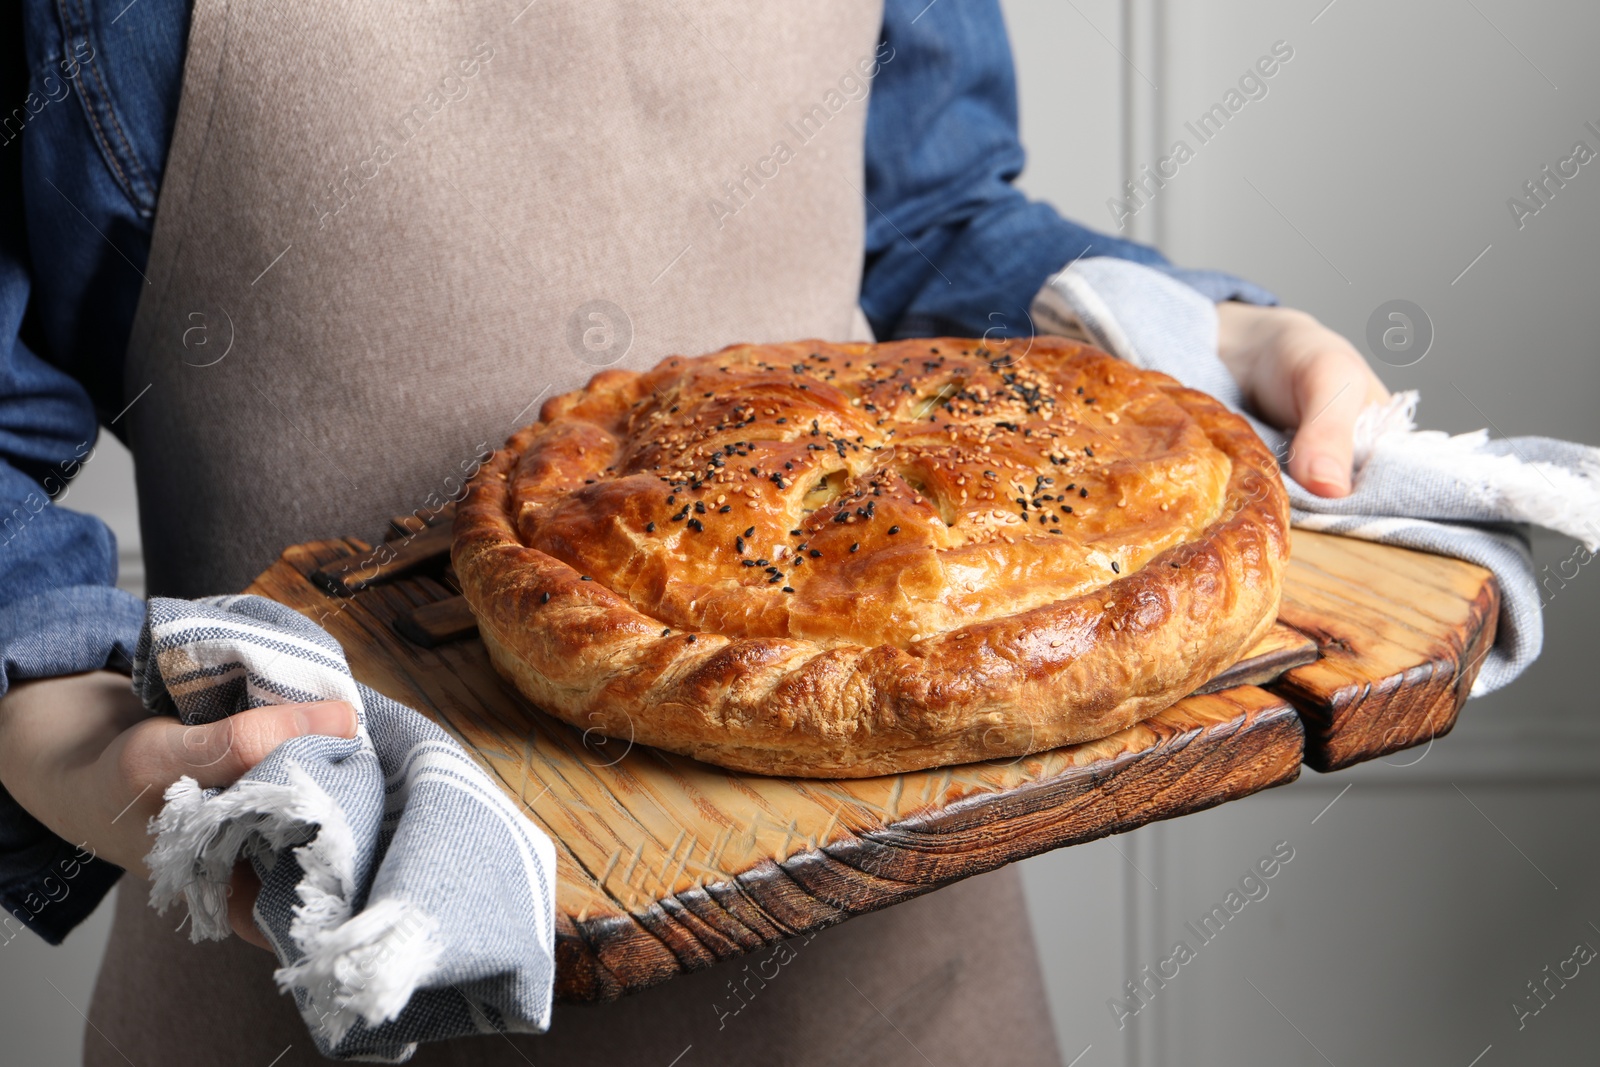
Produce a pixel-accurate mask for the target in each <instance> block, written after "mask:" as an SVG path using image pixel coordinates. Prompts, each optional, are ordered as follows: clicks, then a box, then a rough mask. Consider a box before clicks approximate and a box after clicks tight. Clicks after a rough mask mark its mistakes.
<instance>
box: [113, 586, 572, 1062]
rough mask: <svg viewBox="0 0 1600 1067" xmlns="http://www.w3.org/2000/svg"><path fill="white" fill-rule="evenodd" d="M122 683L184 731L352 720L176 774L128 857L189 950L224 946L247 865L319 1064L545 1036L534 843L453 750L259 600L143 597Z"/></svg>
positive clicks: (546, 941)
mask: <svg viewBox="0 0 1600 1067" xmlns="http://www.w3.org/2000/svg"><path fill="white" fill-rule="evenodd" d="M133 681H134V688H135V690H136V691H137V692H138V693H139V695H140V696H141V697H142V698H143V700H144V703H145V705H146V706H147V707H149V708H150V709H151V710H152V711H153V712H157V713H162V714H169V715H176V716H177V717H178V718H180V719H182V720H183V721H184V722H186V723H190V724H199V723H209V722H215V721H216V720H218V719H222V718H225V717H227V716H229V715H232V714H235V713H236V712H239V711H243V710H245V709H247V708H257V707H264V706H267V705H272V704H285V703H297V702H303V701H314V700H332V699H338V700H346V701H349V702H350V703H351V704H352V705H353V706H354V707H355V708H356V711H357V714H358V717H359V722H360V728H359V731H358V735H357V736H356V737H355V738H351V739H345V738H335V737H324V736H307V737H299V738H295V739H293V740H290V741H286V742H284V743H283V744H282V745H280V746H278V748H277V749H275V750H274V751H273V752H272V754H271V755H270V756H268V757H267V759H266V760H264V761H263V762H262V763H261V764H259V765H258V766H257V767H256V768H255V769H254V770H252V771H250V772H249V773H248V774H246V775H245V776H244V777H243V778H242V779H240V780H239V781H238V782H237V783H236V784H234V785H232V786H230V787H229V788H227V789H202V788H200V786H199V785H198V784H197V783H196V782H195V781H194V779H192V778H188V777H185V778H182V779H180V780H179V781H178V782H177V783H176V784H174V785H173V786H172V787H171V788H170V789H168V790H167V793H166V805H165V807H164V808H163V809H162V811H161V814H160V815H159V816H157V817H156V818H155V819H153V820H151V833H152V834H155V835H156V841H155V847H154V849H153V850H152V851H151V853H150V855H149V857H148V858H147V860H146V862H147V863H148V864H149V866H150V869H151V871H152V872H153V876H154V880H153V886H152V889H151V894H150V902H151V904H152V905H154V906H155V907H157V908H159V909H161V910H163V911H164V910H165V909H166V908H167V907H168V906H170V905H172V904H173V903H175V902H177V901H178V900H179V899H180V898H181V899H182V900H184V901H186V902H187V905H188V909H189V919H190V923H189V927H190V936H191V937H192V938H193V939H194V940H196V941H200V940H205V939H220V938H224V937H226V936H228V933H229V932H230V927H229V924H228V909H227V892H228V882H229V878H230V876H231V872H232V870H233V867H234V863H235V862H236V861H237V860H238V859H240V858H244V859H248V860H249V861H250V862H251V863H252V864H253V865H254V867H255V870H256V872H257V873H258V874H259V875H260V877H261V885H262V889H261V894H260V896H259V898H258V899H257V901H256V906H255V918H256V923H257V925H258V926H259V927H260V928H261V930H262V931H263V932H264V933H265V934H266V936H267V938H268V940H270V941H271V943H272V944H273V946H274V948H275V949H276V952H277V956H278V960H279V963H280V966H279V968H278V970H277V971H276V973H275V977H276V978H277V981H278V985H279V987H280V988H281V989H282V990H284V991H285V992H288V993H291V994H292V995H293V996H294V999H295V1003H296V1004H297V1005H298V1007H299V1009H300V1014H301V1016H302V1017H303V1018H304V1019H305V1021H306V1025H307V1026H308V1027H309V1028H310V1031H311V1035H312V1037H313V1039H314V1040H315V1041H316V1045H317V1048H318V1049H319V1050H320V1051H321V1052H322V1053H323V1054H324V1055H326V1056H331V1057H334V1058H337V1059H356V1058H359V1059H363V1060H376V1061H379V1062H387V1063H400V1062H404V1061H405V1060H407V1059H410V1058H411V1055H412V1053H413V1052H414V1051H415V1050H416V1047H417V1044H418V1043H419V1042H423V1041H437V1040H442V1039H445V1038H452V1037H461V1036H464V1035H468V1034H486V1033H506V1032H513V1033H517V1032H520V1033H537V1032H542V1031H544V1030H545V1029H547V1028H548V1026H549V1022H550V999H551V990H552V987H553V982H554V978H555V955H554V946H555V851H554V848H553V847H552V845H551V843H550V840H549V838H547V837H546V836H545V835H544V834H543V833H542V832H541V831H540V830H539V829H538V828H537V827H536V826H534V825H533V823H531V822H530V821H528V819H527V818H526V816H524V815H523V813H522V812H521V811H520V810H518V808H517V806H516V805H515V804H514V803H513V802H512V800H511V799H510V798H509V797H507V796H506V795H505V794H504V793H503V792H502V791H501V790H500V789H499V787H497V786H496V785H495V784H494V783H493V782H492V781H490V779H489V777H488V776H487V775H486V774H484V773H483V771H482V770H481V769H479V768H478V766H477V765H476V764H474V763H473V762H472V760H471V758H470V757H468V755H467V753H466V752H465V751H464V750H463V749H462V747H461V746H460V745H459V744H457V743H456V741H455V740H454V739H453V738H451V737H450V736H449V735H448V734H446V733H445V732H444V731H443V730H441V729H440V728H439V727H438V726H436V725H434V724H433V723H432V722H430V721H429V720H427V719H425V718H424V717H423V716H422V715H420V714H418V713H417V712H415V711H413V710H412V709H410V708H408V707H405V706H403V705H401V704H397V703H395V702H394V701H392V700H389V699H388V698H387V697H384V696H381V695H380V694H378V693H376V692H374V691H373V690H371V689H368V688H367V687H366V686H364V685H360V684H358V683H357V682H356V681H355V679H354V678H352V677H351V675H350V668H349V667H348V666H347V665H346V663H345V658H344V652H343V651H342V650H341V649H340V647H339V643H338V642H337V641H335V640H334V639H333V638H332V637H331V636H329V635H328V633H327V632H326V631H324V630H323V629H322V628H320V627H318V626H317V625H315V624H314V623H312V622H311V621H310V620H309V619H307V618H305V617H304V616H302V615H300V614H299V613H298V612H295V611H292V610H290V609H289V608H286V607H284V606H283V605H281V604H277V603H274V602H272V601H270V600H267V599H264V598H262V597H257V596H229V597H212V598H208V599H204V600H194V601H190V600H169V599H162V598H154V599H152V600H151V601H150V604H149V610H148V615H147V618H146V621H145V627H144V631H143V633H142V634H141V636H140V639H139V645H138V650H137V654H136V658H135V662H134V673H133ZM196 1007H197V1009H200V1010H203V1005H197V1006H196Z"/></svg>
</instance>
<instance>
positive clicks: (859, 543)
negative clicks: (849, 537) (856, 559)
mask: <svg viewBox="0 0 1600 1067" xmlns="http://www.w3.org/2000/svg"><path fill="white" fill-rule="evenodd" d="M860 547H861V542H860V541H857V542H856V543H855V544H853V545H851V546H850V551H852V552H854V551H855V550H856V549H858V548H860Z"/></svg>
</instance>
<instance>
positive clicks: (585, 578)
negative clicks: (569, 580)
mask: <svg viewBox="0 0 1600 1067" xmlns="http://www.w3.org/2000/svg"><path fill="white" fill-rule="evenodd" d="M578 581H580V582H592V581H594V579H593V578H591V577H589V576H588V575H587V574H580V575H579V576H578Z"/></svg>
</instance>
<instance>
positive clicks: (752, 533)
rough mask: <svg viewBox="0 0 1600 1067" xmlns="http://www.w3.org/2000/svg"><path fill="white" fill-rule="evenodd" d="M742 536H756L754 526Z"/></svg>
mask: <svg viewBox="0 0 1600 1067" xmlns="http://www.w3.org/2000/svg"><path fill="white" fill-rule="evenodd" d="M744 535H745V536H746V537H754V536H755V535H756V528H755V527H754V526H752V527H750V529H748V530H746V531H745V532H744Z"/></svg>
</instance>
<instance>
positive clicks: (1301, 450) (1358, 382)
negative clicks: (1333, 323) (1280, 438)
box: [1289, 353, 1371, 497]
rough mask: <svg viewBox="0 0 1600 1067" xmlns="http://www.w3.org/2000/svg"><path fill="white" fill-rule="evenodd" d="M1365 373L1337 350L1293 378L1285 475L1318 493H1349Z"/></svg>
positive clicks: (1363, 401)
mask: <svg viewBox="0 0 1600 1067" xmlns="http://www.w3.org/2000/svg"><path fill="white" fill-rule="evenodd" d="M1370 380H1371V376H1370V374H1369V373H1368V372H1367V370H1366V368H1365V367H1363V366H1360V365H1359V364H1356V363H1354V362H1352V361H1350V360H1348V359H1345V358H1343V357H1342V356H1341V355H1340V354H1338V353H1329V354H1326V355H1319V356H1317V357H1314V358H1313V359H1311V360H1309V361H1308V362H1307V363H1306V364H1305V365H1304V369H1303V370H1302V372H1301V373H1300V374H1298V375H1297V376H1296V380H1295V383H1294V391H1295V406H1296V407H1297V408H1298V409H1299V411H1300V413H1301V421H1300V425H1299V427H1298V428H1297V429H1296V431H1295V435H1294V452H1293V454H1292V456H1291V457H1290V459H1289V474H1290V475H1291V476H1292V477H1293V478H1294V480H1295V481H1297V482H1299V483H1300V484H1301V485H1303V486H1305V487H1306V488H1307V489H1309V490H1311V491H1312V492H1313V493H1316V494H1317V495H1318V496H1326V497H1342V496H1348V495H1349V493H1350V481H1351V455H1352V450H1353V449H1352V439H1353V437H1354V435H1355V425H1356V417H1357V416H1358V415H1359V414H1360V413H1361V409H1362V407H1363V406H1365V404H1366V403H1367V399H1368V391H1369V388H1370Z"/></svg>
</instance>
